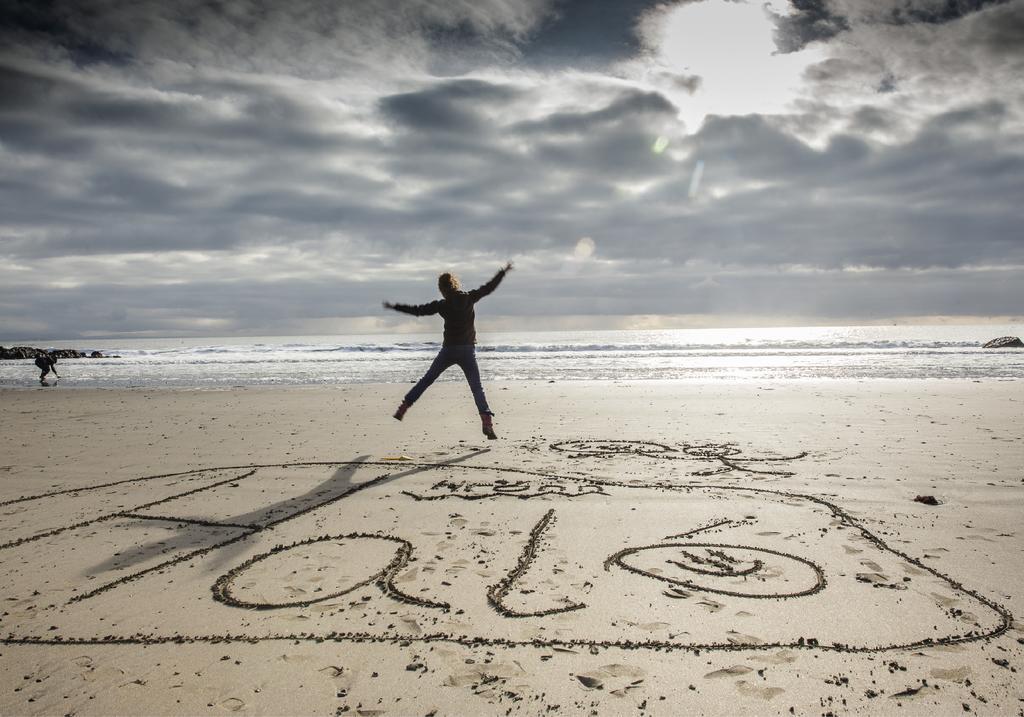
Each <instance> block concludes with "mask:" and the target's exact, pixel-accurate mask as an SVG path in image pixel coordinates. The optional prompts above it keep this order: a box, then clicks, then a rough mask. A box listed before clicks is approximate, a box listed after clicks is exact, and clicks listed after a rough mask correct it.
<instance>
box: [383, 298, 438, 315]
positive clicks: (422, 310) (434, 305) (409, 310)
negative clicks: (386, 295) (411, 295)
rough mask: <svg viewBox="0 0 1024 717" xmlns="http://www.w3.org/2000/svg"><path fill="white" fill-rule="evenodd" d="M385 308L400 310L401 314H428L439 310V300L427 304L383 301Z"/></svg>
mask: <svg viewBox="0 0 1024 717" xmlns="http://www.w3.org/2000/svg"><path fill="white" fill-rule="evenodd" d="M384 308H385V309H391V310H393V311H401V312H402V313H403V314H412V315H413V316H430V315H431V314H436V313H437V312H438V311H440V310H441V302H440V301H431V302H430V303H429V304H419V305H412V304H392V303H391V302H390V301H385V302H384Z"/></svg>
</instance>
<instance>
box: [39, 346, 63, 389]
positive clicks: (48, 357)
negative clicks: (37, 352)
mask: <svg viewBox="0 0 1024 717" xmlns="http://www.w3.org/2000/svg"><path fill="white" fill-rule="evenodd" d="M56 363H57V356H56V355H55V354H54V353H53V352H52V351H51V352H49V353H45V354H43V355H42V356H36V366H38V367H39V370H40V371H42V373H40V374H39V383H46V374H48V373H50V371H53V375H54V376H56V377H57V378H60V374H59V373H57V367H56V366H55V364H56Z"/></svg>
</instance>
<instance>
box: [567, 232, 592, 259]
mask: <svg viewBox="0 0 1024 717" xmlns="http://www.w3.org/2000/svg"><path fill="white" fill-rule="evenodd" d="M572 253H573V256H575V257H576V258H577V259H589V258H590V257H591V256H592V255H593V253H594V240H593V239H591V238H590V237H583V238H582V239H580V240H579V241H578V242H576V248H575V249H573V252H572Z"/></svg>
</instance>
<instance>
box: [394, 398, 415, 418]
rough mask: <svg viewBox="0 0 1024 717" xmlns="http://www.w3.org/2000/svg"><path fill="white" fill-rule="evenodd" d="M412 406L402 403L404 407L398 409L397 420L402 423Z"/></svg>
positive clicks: (396, 412)
mask: <svg viewBox="0 0 1024 717" xmlns="http://www.w3.org/2000/svg"><path fill="white" fill-rule="evenodd" d="M411 405H412V404H411V403H406V402H405V401H402V405H401V406H399V407H398V410H397V411H395V420H396V421H401V420H402V419H403V418H405V412H406V411H408V410H409V407H410V406H411Z"/></svg>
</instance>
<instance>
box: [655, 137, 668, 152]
mask: <svg viewBox="0 0 1024 717" xmlns="http://www.w3.org/2000/svg"><path fill="white" fill-rule="evenodd" d="M666 149H668V137H664V136H659V137H658V138H657V139H656V140H654V144H652V145H651V151H652V152H654V153H655V154H661V153H662V152H664V151H665V150H666Z"/></svg>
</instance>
